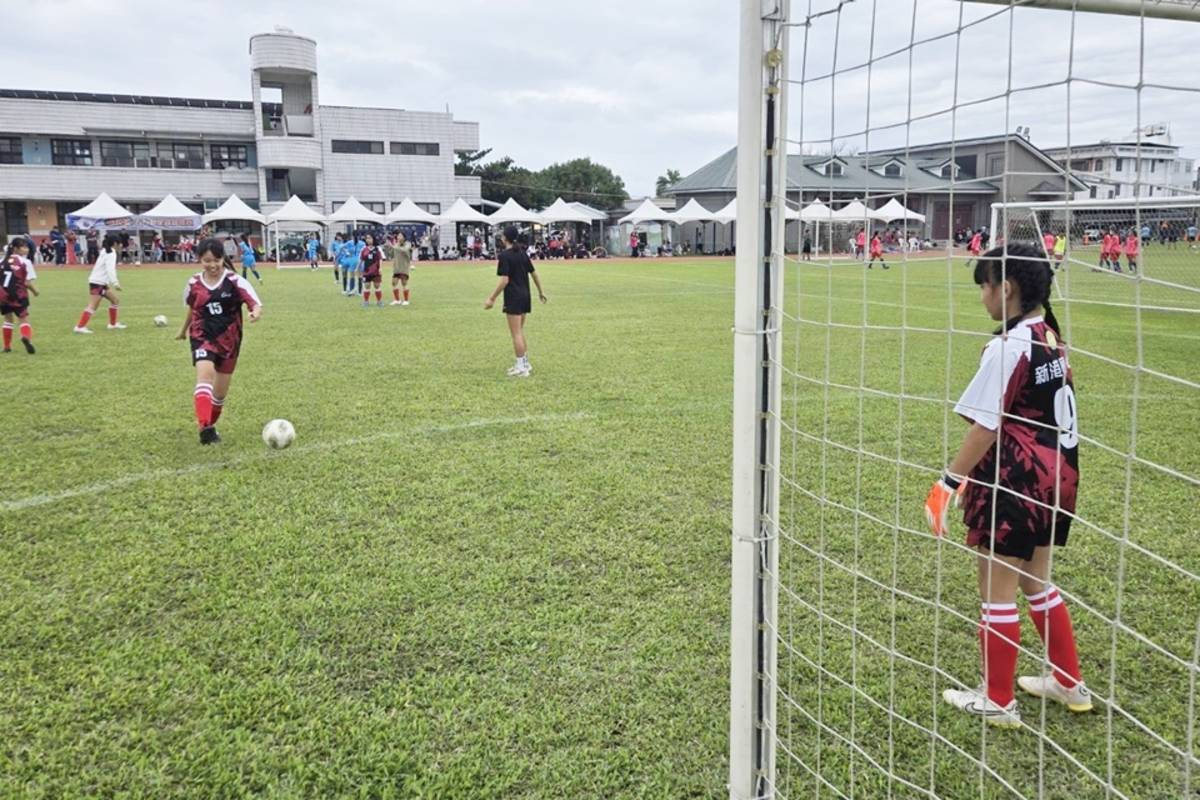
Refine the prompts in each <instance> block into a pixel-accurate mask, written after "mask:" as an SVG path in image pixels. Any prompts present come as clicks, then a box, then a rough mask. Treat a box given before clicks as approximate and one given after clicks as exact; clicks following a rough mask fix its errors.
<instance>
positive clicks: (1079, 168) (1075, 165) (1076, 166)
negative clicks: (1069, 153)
mask: <svg viewBox="0 0 1200 800" xmlns="http://www.w3.org/2000/svg"><path fill="white" fill-rule="evenodd" d="M1091 170H1092V161H1091V159H1088V158H1085V159H1076V160H1075V161H1072V162H1071V171H1072V172H1091Z"/></svg>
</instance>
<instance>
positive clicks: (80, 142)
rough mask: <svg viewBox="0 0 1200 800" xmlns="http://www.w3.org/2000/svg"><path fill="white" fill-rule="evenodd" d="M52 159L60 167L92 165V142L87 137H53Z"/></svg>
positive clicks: (51, 142)
mask: <svg viewBox="0 0 1200 800" xmlns="http://www.w3.org/2000/svg"><path fill="white" fill-rule="evenodd" d="M50 161H51V163H53V164H55V165H56V166H60V167H90V166H91V165H92V143H91V142H90V141H89V140H87V139H51V140H50Z"/></svg>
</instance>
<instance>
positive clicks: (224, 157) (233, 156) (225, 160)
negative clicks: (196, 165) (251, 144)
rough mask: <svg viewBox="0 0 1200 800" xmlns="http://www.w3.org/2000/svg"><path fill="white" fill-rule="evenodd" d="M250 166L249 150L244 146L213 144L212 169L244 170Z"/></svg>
mask: <svg viewBox="0 0 1200 800" xmlns="http://www.w3.org/2000/svg"><path fill="white" fill-rule="evenodd" d="M248 166H250V155H249V150H248V148H247V147H246V145H244V144H214V145H213V146H212V168H213V169H245V168H246V167H248Z"/></svg>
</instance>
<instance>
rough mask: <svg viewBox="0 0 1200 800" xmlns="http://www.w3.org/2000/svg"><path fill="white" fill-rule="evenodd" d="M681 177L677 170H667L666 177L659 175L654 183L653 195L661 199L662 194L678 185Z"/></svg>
mask: <svg viewBox="0 0 1200 800" xmlns="http://www.w3.org/2000/svg"><path fill="white" fill-rule="evenodd" d="M682 177H683V176H682V175H680V174H679V170H677V169H669V170H667V174H666V175H659V176H658V180H656V181H655V182H654V193H655V194H656V195H658V196H659V197H662V195H663V192H665V191H667V189H669V188H671V187H672V186H674V185H675V184H677V183H679V179H680V178H682Z"/></svg>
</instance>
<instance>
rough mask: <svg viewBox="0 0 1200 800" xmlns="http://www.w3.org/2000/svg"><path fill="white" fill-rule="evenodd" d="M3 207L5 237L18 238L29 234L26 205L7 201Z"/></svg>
mask: <svg viewBox="0 0 1200 800" xmlns="http://www.w3.org/2000/svg"><path fill="white" fill-rule="evenodd" d="M2 205H3V206H4V218H3V221H4V230H3V233H4V235H5V236H17V235H18V234H24V233H29V220H28V218H27V217H26V215H25V204H24V203H21V202H18V201H15V200H6V201H4V203H3V204H2Z"/></svg>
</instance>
